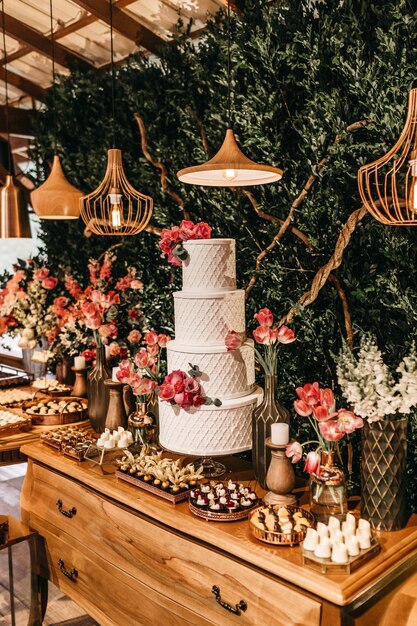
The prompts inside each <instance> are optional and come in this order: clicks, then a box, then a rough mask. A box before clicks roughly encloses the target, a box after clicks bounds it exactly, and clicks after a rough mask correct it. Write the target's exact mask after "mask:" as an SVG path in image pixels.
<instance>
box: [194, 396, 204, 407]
mask: <svg viewBox="0 0 417 626" xmlns="http://www.w3.org/2000/svg"><path fill="white" fill-rule="evenodd" d="M205 403H206V399H205V397H204V396H200V395H198V394H197V395H196V396H194V398H193V405H194V406H195V407H199V406H201V405H203V404H205Z"/></svg>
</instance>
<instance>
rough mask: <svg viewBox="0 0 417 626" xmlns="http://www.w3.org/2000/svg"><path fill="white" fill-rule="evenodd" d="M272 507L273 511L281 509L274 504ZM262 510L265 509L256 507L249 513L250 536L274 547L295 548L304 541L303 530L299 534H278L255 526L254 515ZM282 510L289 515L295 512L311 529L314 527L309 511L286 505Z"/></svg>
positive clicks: (296, 532) (295, 532)
mask: <svg viewBox="0 0 417 626" xmlns="http://www.w3.org/2000/svg"><path fill="white" fill-rule="evenodd" d="M272 506H273V508H274V509H279V508H282V507H281V505H278V504H274V505H272ZM264 508H266V507H265V506H262V507H257V508H256V509H255V510H254V511H251V512H250V518H249V527H250V530H251V533H252V535H253V536H254V537H255V538H256V539H259V541H263V542H264V543H269V544H271V545H274V546H296V545H297V544H299V543H300V541H303V540H304V538H305V536H306V531H305V530H303V531H299V532H298V531H294V532H291V533H280V532H277V531H275V530H266V529H263V528H259V527H258V526H255V524H254V521H253V520H254V517H255V515H257V513H258V511H259V510H260V509H264ZM284 508H286V509H287V511H288V513H289V514H290V515H294V513H297V512H300V513H302V515H303V517H305V518H306V520H307V521H308V522H309V523H310V526H311V527H313V526H314V524H315V519H314V516H313V515H312V514H311V513H310V511H307V510H306V509H302V508H301V507H299V506H290V505H288V506H285V507H284Z"/></svg>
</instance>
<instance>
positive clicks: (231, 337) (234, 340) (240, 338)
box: [224, 330, 245, 352]
mask: <svg viewBox="0 0 417 626" xmlns="http://www.w3.org/2000/svg"><path fill="white" fill-rule="evenodd" d="M244 342H245V335H244V333H237V332H236V331H235V330H229V332H228V333H227V335H226V338H225V340H224V343H225V344H226V348H227V351H228V352H231V351H232V350H237V349H238V348H240V347H241V346H242V345H243V343H244Z"/></svg>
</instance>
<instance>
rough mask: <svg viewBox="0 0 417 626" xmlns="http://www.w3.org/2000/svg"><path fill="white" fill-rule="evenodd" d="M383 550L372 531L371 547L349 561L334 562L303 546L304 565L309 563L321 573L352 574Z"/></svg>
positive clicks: (309, 565)
mask: <svg viewBox="0 0 417 626" xmlns="http://www.w3.org/2000/svg"><path fill="white" fill-rule="evenodd" d="M380 551H381V544H380V543H379V541H378V539H377V538H376V536H375V535H374V534H373V533H372V537H371V547H370V548H366V550H361V551H360V553H359V554H358V556H350V557H349V561H348V562H347V563H333V562H332V561H331V560H330V559H323V558H320V557H319V556H315V555H314V552H311V551H310V550H304V548H303V547H302V548H301V554H302V557H303V565H307V567H310V568H311V569H314V570H316V572H320V573H321V574H350V573H351V572H352V571H353V570H355V569H356V568H357V567H360V566H361V565H363V564H364V563H366V562H367V561H369V559H372V558H373V557H374V556H376V555H377V554H378V553H379V552H380Z"/></svg>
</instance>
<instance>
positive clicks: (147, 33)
mask: <svg viewBox="0 0 417 626" xmlns="http://www.w3.org/2000/svg"><path fill="white" fill-rule="evenodd" d="M74 2H75V3H76V4H78V6H80V7H81V8H83V9H85V10H86V11H88V12H89V13H92V15H95V17H97V18H98V19H100V20H102V21H103V22H105V23H106V24H109V22H110V16H109V2H108V0H74ZM113 27H114V29H115V30H117V32H118V33H120V34H121V35H123V36H124V37H127V39H130V40H131V41H134V42H135V43H136V45H138V46H142V47H143V48H146V49H147V50H149V51H150V52H153V53H154V54H158V53H159V50H160V48H161V46H162V45H163V44H164V43H165V42H164V40H163V39H162V38H161V37H159V36H158V35H157V34H156V33H154V32H153V31H152V30H151V29H150V28H148V27H147V26H144V25H143V24H140V22H137V21H136V20H135V19H133V18H132V17H130V15H128V14H127V13H124V12H123V11H121V10H120V9H119V8H118V7H117V6H116V5H114V6H113Z"/></svg>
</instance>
